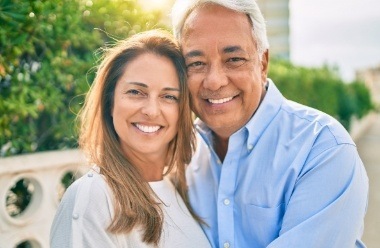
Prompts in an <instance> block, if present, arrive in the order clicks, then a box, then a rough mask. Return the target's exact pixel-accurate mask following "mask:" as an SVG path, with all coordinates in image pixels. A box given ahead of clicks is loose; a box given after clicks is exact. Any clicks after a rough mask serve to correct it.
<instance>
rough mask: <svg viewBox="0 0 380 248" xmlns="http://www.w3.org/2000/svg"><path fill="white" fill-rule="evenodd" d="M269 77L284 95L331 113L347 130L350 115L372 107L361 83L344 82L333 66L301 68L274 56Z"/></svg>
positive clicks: (367, 110)
mask: <svg viewBox="0 0 380 248" xmlns="http://www.w3.org/2000/svg"><path fill="white" fill-rule="evenodd" d="M269 77H270V78H271V79H273V81H274V82H276V85H277V86H278V87H279V89H280V90H281V92H283V94H284V96H285V97H286V98H288V99H290V100H293V101H296V102H299V103H302V104H305V105H308V106H310V107H314V108H316V109H319V110H321V111H323V112H325V113H327V114H330V115H332V116H334V117H335V118H337V119H338V120H339V121H340V122H341V123H342V125H343V126H344V127H345V128H346V129H348V130H349V128H350V121H351V120H352V117H354V116H355V117H357V118H361V117H363V116H364V115H365V114H367V113H368V112H369V111H370V110H372V109H373V108H374V105H373V102H372V100H371V95H370V92H369V90H368V88H367V87H366V86H365V85H364V83H362V82H357V81H355V82H351V83H345V82H344V81H343V80H342V79H341V78H340V77H339V75H338V71H337V69H335V68H330V67H328V66H324V67H322V68H305V67H300V66H295V65H293V64H291V63H290V62H289V61H282V60H276V59H274V60H271V63H270V66H269Z"/></svg>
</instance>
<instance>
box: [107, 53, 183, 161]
mask: <svg viewBox="0 0 380 248" xmlns="http://www.w3.org/2000/svg"><path fill="white" fill-rule="evenodd" d="M179 90H180V89H179V80H178V76H177V72H176V69H175V67H174V64H173V63H172V62H171V60H170V59H168V58H166V57H163V56H159V55H156V54H152V53H145V54H142V55H139V56H138V57H137V58H135V59H134V60H132V61H131V62H129V63H128V64H127V66H126V68H125V69H124V73H123V75H122V76H121V77H120V79H119V81H118V82H117V83H116V87H115V94H114V104H113V109H112V117H113V124H114V127H115V130H116V133H117V135H118V137H119V141H120V145H121V147H122V150H123V151H124V154H125V155H126V156H127V157H128V158H129V159H131V160H132V161H133V160H134V158H137V159H141V158H144V159H155V158H161V159H162V158H166V154H167V151H168V147H169V143H170V141H172V140H173V138H174V137H175V135H176V134H177V132H178V125H177V123H178V118H179V102H178V99H179V97H180V91H179Z"/></svg>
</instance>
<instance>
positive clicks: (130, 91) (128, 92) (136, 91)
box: [125, 89, 140, 95]
mask: <svg viewBox="0 0 380 248" xmlns="http://www.w3.org/2000/svg"><path fill="white" fill-rule="evenodd" d="M125 93H126V94H129V95H138V94H140V91H138V90H133V89H132V90H127V91H126V92H125Z"/></svg>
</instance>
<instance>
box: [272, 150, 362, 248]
mask: <svg viewBox="0 0 380 248" xmlns="http://www.w3.org/2000/svg"><path fill="white" fill-rule="evenodd" d="M367 201H368V178H367V175H366V172H365V169H364V166H363V163H362V161H361V160H360V158H359V155H358V152H357V150H356V147H355V146H354V145H351V144H341V145H337V146H334V147H332V148H329V149H327V150H325V151H323V152H321V153H320V154H319V155H318V156H316V157H314V158H313V159H312V160H310V161H308V162H307V164H306V165H305V167H304V170H303V171H302V173H301V175H300V176H299V178H298V180H297V182H296V185H295V187H294V191H293V193H292V196H291V198H290V201H289V203H288V205H287V206H286V211H285V215H284V218H283V223H282V226H281V230H280V235H279V237H278V238H277V239H275V240H274V241H273V242H271V243H270V245H269V246H268V247H269V248H280V247H281V248H285V247H292V248H297V247H299V248H305V247H308V248H312V247H337V248H342V247H345V248H346V247H347V248H348V247H365V246H363V245H362V243H361V241H360V238H361V235H362V232H363V227H364V216H365V212H366V208H367Z"/></svg>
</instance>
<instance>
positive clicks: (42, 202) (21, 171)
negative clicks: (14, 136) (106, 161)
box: [0, 150, 88, 248]
mask: <svg viewBox="0 0 380 248" xmlns="http://www.w3.org/2000/svg"><path fill="white" fill-rule="evenodd" d="M81 165H83V166H81ZM84 165H85V159H84V157H83V155H82V154H81V153H80V152H79V151H78V150H67V151H53V152H40V153H35V154H30V155H20V156H14V157H9V158H0V247H1V248H16V247H32V248H48V247H49V232H50V226H51V223H52V220H53V217H54V214H55V212H56V209H57V206H58V204H59V201H60V198H61V196H62V194H63V192H64V190H65V183H64V182H65V181H66V182H67V181H69V182H70V181H71V178H72V177H73V179H75V178H78V177H80V176H81V175H83V174H84V173H85V171H87V170H88V167H86V166H84ZM63 179H66V180H63ZM67 179H68V180H67ZM66 184H67V183H66ZM16 185H18V187H16ZM20 185H21V189H24V190H23V192H21V193H23V197H24V198H26V199H27V201H28V202H26V203H25V202H23V203H22V204H20V201H23V200H22V199H20V198H21V197H17V196H18V194H19V193H20V192H14V191H15V189H16V188H18V189H19V188H20ZM66 186H67V185H66ZM25 194H26V197H25ZM20 205H21V206H25V205H26V206H25V207H23V209H20V208H17V206H20Z"/></svg>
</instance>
